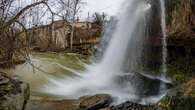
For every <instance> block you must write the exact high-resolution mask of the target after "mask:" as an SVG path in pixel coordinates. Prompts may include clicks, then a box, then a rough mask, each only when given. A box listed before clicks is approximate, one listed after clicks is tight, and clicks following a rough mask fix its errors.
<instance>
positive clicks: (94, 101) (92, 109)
mask: <svg viewBox="0 0 195 110" xmlns="http://www.w3.org/2000/svg"><path fill="white" fill-rule="evenodd" d="M79 101H80V105H79V106H80V108H81V109H83V110H98V109H101V108H106V107H108V106H109V105H110V104H111V102H112V97H111V96H110V95H107V94H97V95H94V96H85V97H81V98H79Z"/></svg>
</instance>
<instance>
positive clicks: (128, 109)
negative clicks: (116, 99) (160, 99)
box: [111, 102, 157, 110]
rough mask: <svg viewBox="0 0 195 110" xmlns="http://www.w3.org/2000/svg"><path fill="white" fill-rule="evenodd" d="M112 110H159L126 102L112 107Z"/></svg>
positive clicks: (150, 106)
mask: <svg viewBox="0 0 195 110" xmlns="http://www.w3.org/2000/svg"><path fill="white" fill-rule="evenodd" d="M111 110H157V108H156V107H155V106H152V105H141V104H136V103H133V102H125V103H122V104H120V105H116V106H112V107H111Z"/></svg>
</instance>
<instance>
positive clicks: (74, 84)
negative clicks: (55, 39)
mask: <svg viewBox="0 0 195 110" xmlns="http://www.w3.org/2000/svg"><path fill="white" fill-rule="evenodd" d="M125 3H126V5H125V6H124V7H126V8H125V10H122V12H123V13H121V15H120V16H121V18H120V20H119V22H118V24H117V27H116V30H115V32H114V34H113V36H112V39H111V41H110V43H109V45H108V47H107V49H106V52H105V54H104V56H103V58H102V61H101V62H100V63H98V64H92V65H89V66H87V70H86V71H85V72H83V73H80V74H77V73H75V74H76V75H74V76H65V77H64V78H61V79H59V78H58V79H56V78H53V77H50V79H49V80H50V83H49V84H47V85H45V86H44V87H43V88H42V91H43V92H45V93H49V94H54V95H58V96H63V97H66V98H78V97H80V96H84V95H93V94H97V93H106V94H110V95H112V96H113V97H114V98H116V99H117V101H120V102H121V101H127V100H131V101H134V102H138V103H142V104H148V103H155V102H157V101H158V100H159V99H161V98H162V97H163V96H164V94H165V93H166V89H162V88H161V87H160V86H161V82H160V81H159V80H156V79H154V80H153V81H152V80H149V78H147V77H144V76H141V75H135V74H132V73H125V72H124V70H123V66H124V62H125V60H126V56H127V54H128V53H129V52H128V51H132V52H134V51H138V50H139V49H138V50H129V46H130V45H129V44H130V43H132V38H137V37H144V36H145V35H144V30H145V23H144V22H145V16H146V15H147V14H148V13H149V12H150V8H151V5H150V4H149V3H147V2H146V1H145V0H126V2H125ZM163 15H164V14H163ZM162 21H163V23H162V24H163V25H164V20H162ZM163 25H162V26H163ZM140 27H141V28H140ZM164 28H165V27H163V29H164ZM163 32H164V31H163ZM165 51H166V50H165ZM165 53H166V52H165ZM133 55H136V54H133ZM164 55H165V56H166V54H164ZM164 55H163V56H164ZM136 58H137V57H136ZM133 61H136V60H133V59H132V60H130V62H131V63H132V62H133ZM163 62H164V63H166V57H164V58H163ZM132 64H133V63H132ZM164 68H165V69H166V66H164ZM164 72H166V70H164ZM146 82H147V84H146ZM151 88H152V90H151ZM146 91H147V92H146ZM148 91H149V92H150V93H148Z"/></svg>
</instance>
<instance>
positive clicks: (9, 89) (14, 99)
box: [0, 73, 30, 110]
mask: <svg viewBox="0 0 195 110" xmlns="http://www.w3.org/2000/svg"><path fill="white" fill-rule="evenodd" d="M29 95H30V89H29V86H28V84H25V83H23V82H21V81H18V80H17V79H13V78H9V77H7V76H5V75H3V74H2V73H0V110H24V109H25V105H26V103H27V101H28V99H29Z"/></svg>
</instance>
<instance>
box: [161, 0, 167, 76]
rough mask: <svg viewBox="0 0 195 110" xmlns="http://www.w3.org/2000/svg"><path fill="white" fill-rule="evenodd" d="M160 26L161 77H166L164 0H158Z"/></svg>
mask: <svg viewBox="0 0 195 110" xmlns="http://www.w3.org/2000/svg"><path fill="white" fill-rule="evenodd" d="M160 8H161V28H162V35H163V38H162V78H165V79H166V74H167V34H166V13H165V12H166V9H165V1H164V0H160Z"/></svg>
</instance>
